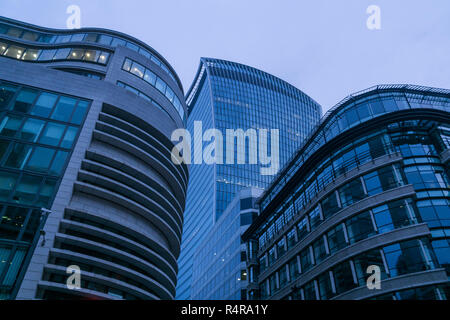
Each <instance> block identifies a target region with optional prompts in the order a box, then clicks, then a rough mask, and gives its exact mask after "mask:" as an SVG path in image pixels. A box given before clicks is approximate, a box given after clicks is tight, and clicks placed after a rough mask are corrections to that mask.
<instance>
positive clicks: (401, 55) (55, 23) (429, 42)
mask: <svg viewBox="0 0 450 320" xmlns="http://www.w3.org/2000/svg"><path fill="white" fill-rule="evenodd" d="M72 4H75V5H78V6H79V7H80V8H81V26H82V27H102V28H108V29H114V30H118V31H121V32H124V33H127V34H130V35H132V36H134V37H136V38H139V39H140V40H142V41H144V42H146V43H148V44H149V45H150V46H152V47H153V48H154V49H156V50H157V51H158V52H159V53H161V54H162V55H163V56H164V57H165V58H166V59H167V60H168V61H169V63H171V65H172V66H173V67H174V68H175V71H176V72H177V73H178V75H179V76H180V78H181V81H182V82H183V85H184V89H185V91H187V89H188V88H189V86H190V84H191V81H192V79H193V77H194V75H195V72H196V70H197V67H198V63H199V58H200V57H202V56H204V57H214V58H221V59H227V60H231V61H236V62H240V63H244V64H248V65H250V66H253V67H256V68H259V69H261V70H264V71H266V72H269V73H271V74H273V75H276V76H278V77H280V78H281V79H283V80H286V81H287V82H289V83H291V84H292V85H294V86H296V87H298V88H299V89H301V90H303V91H304V92H305V93H307V94H308V95H310V96H311V97H312V98H313V99H315V100H316V101H317V102H319V103H320V104H321V105H322V106H323V109H324V111H326V110H327V109H329V108H330V107H332V106H333V105H335V104H336V103H338V102H339V101H340V100H341V99H342V98H344V97H345V96H347V95H348V94H350V93H352V92H355V91H359V90H362V89H365V88H367V87H370V86H373V85H375V84H382V83H409V84H418V85H425V86H435V87H442V88H450V1H448V0H422V1H418V0H370V1H366V0H340V1H338V0H328V1H325V0H310V1H303V0H289V1H288V0H159V1H156V0H39V1H38V0H0V15H2V16H6V17H9V18H13V19H18V20H23V21H26V22H29V23H33V24H37V25H42V26H46V27H54V28H66V20H67V18H68V17H69V15H68V14H66V9H67V7H68V6H69V5H72ZM372 4H374V5H377V6H379V7H380V9H381V30H369V29H368V28H367V26H366V21H367V18H368V17H369V14H367V13H366V9H367V7H368V6H369V5H372Z"/></svg>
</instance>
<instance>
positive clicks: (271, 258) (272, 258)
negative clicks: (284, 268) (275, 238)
mask: <svg viewBox="0 0 450 320" xmlns="http://www.w3.org/2000/svg"><path fill="white" fill-rule="evenodd" d="M275 250H276V248H275V247H272V248H271V249H270V250H269V255H268V258H269V266H271V265H272V264H273V263H274V262H275V261H276V257H275Z"/></svg>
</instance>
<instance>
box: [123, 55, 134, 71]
mask: <svg viewBox="0 0 450 320" xmlns="http://www.w3.org/2000/svg"><path fill="white" fill-rule="evenodd" d="M132 64H133V62H132V61H131V60H130V59H128V58H127V59H125V61H124V62H123V66H122V69H123V70H125V71H128V72H130V70H131V65H132Z"/></svg>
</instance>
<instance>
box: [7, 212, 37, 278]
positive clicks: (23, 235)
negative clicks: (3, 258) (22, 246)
mask: <svg viewBox="0 0 450 320" xmlns="http://www.w3.org/2000/svg"><path fill="white" fill-rule="evenodd" d="M40 217H41V212H40V210H36V209H29V208H24V207H22V206H20V207H18V206H0V238H2V239H8V240H17V241H25V242H28V243H31V242H32V240H33V239H34V237H35V236H36V231H37V229H38V227H39V223H40ZM0 274H1V272H0Z"/></svg>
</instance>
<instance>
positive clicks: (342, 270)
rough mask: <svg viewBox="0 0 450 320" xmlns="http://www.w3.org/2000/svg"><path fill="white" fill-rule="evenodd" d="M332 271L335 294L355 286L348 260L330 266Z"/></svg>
mask: <svg viewBox="0 0 450 320" xmlns="http://www.w3.org/2000/svg"><path fill="white" fill-rule="evenodd" d="M332 271H333V276H334V282H335V286H336V292H337V294H341V293H343V292H346V291H349V290H351V289H353V288H355V287H356V284H355V282H354V281H353V273H352V269H351V267H350V263H349V262H348V261H347V262H342V263H340V264H338V265H336V266H335V267H334V268H332Z"/></svg>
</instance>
